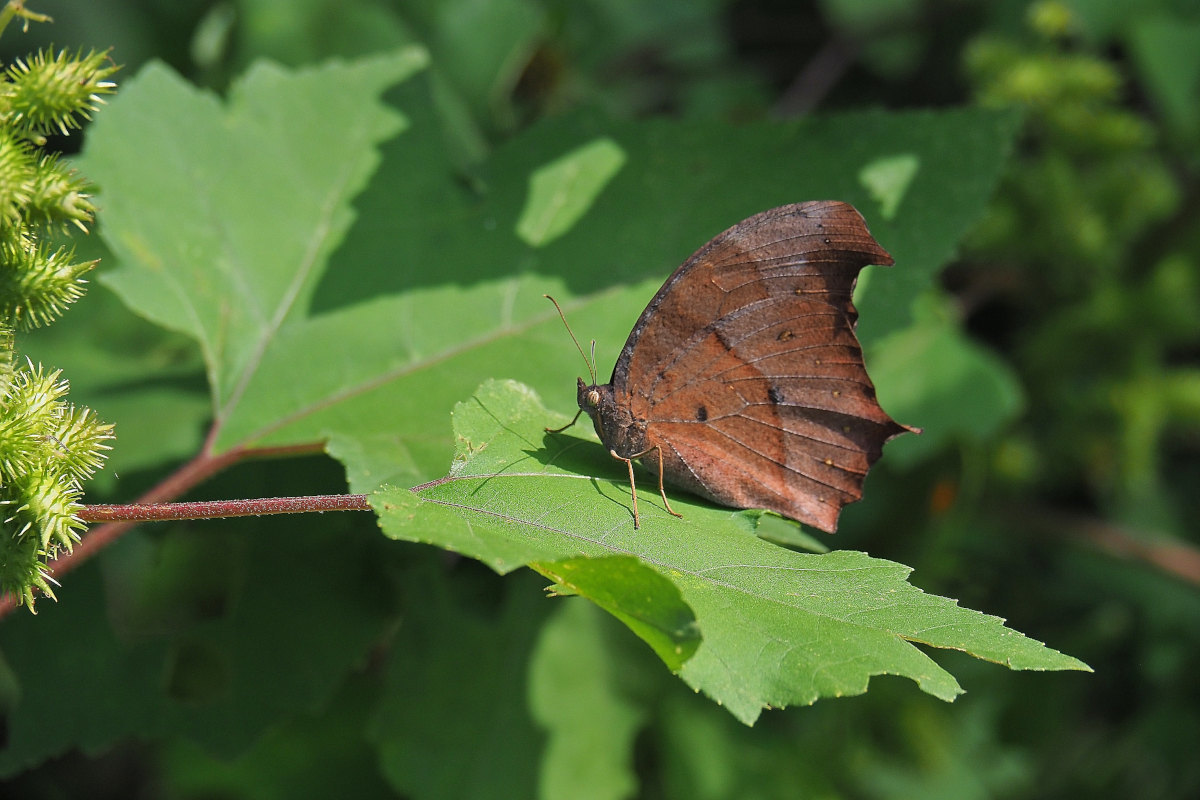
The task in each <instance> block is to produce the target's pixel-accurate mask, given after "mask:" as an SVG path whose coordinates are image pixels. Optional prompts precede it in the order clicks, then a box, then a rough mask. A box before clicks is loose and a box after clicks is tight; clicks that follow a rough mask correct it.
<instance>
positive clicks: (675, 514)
mask: <svg viewBox="0 0 1200 800" xmlns="http://www.w3.org/2000/svg"><path fill="white" fill-rule="evenodd" d="M654 449H655V450H657V451H658V493H659V494H660V495H662V499H663V505H664V506H665V507H666V509H667V513H668V514H670V515H671V516H673V517H679V518H680V519H683V514H680V513H679V512H678V511H676V510H675V509H673V508H671V501H670V500H668V499H667V490H666V489H664V488H663V456H662V448H661V447H659V446H658V445H654Z"/></svg>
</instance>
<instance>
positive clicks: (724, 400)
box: [552, 201, 919, 533]
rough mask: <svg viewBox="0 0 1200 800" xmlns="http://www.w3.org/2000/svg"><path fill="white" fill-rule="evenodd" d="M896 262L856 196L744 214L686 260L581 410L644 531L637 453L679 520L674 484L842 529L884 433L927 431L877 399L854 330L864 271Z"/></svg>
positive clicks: (585, 393)
mask: <svg viewBox="0 0 1200 800" xmlns="http://www.w3.org/2000/svg"><path fill="white" fill-rule="evenodd" d="M893 263H894V262H893V260H892V257H891V256H890V255H888V253H887V251H886V250H884V249H883V248H882V247H880V246H879V243H878V242H876V241H875V239H874V238H872V236H871V234H870V232H869V231H868V230H867V226H866V223H865V222H864V221H863V218H862V216H861V215H860V214H859V213H858V211H856V210H855V209H854V207H853V206H850V205H847V204H846V203H840V202H834V201H823V202H809V203H797V204H793V205H786V206H781V207H779V208H773V209H771V210H769V211H764V212H762V213H761V214H756V215H754V216H753V217H750V218H749V219H746V220H743V221H742V222H739V223H738V224H737V225H734V226H733V227H732V228H730V229H729V230H727V231H725V232H724V233H722V234H720V235H719V236H717V237H716V238H714V239H713V240H712V241H710V242H709V243H708V244H706V245H704V247H702V248H700V249H699V250H697V251H696V253H695V254H694V255H692V257H691V258H689V259H688V260H687V261H686V262H684V264H683V266H681V267H679V269H677V270H675V273H674V274H673V275H671V277H670V278H668V279H667V282H666V283H665V284H663V287H662V288H661V289H659V290H658V294H656V295H654V299H653V300H651V301H650V305H648V306H647V307H646V310H645V311H643V312H642V316H641V317H639V318H638V321H637V324H636V325H634V326H633V331H632V332H631V333H630V334H629V340H628V341H627V342H626V343H625V347H624V349H622V350H621V355H620V357H619V358H618V359H617V365H616V367H615V368H614V369H613V374H612V380H611V381H610V382H609V383H607V384H604V385H597V384H596V383H595V380H596V378H595V370H594V369H592V381H593V383H592V385H590V386H589V385H587V384H585V383H584V382H583V378H580V379H579V390H578V401H579V409H580V411H579V413H582V412H587V415H588V416H589V417H591V419H592V423H593V424H594V425H595V428H596V434H597V435H598V436H599V437H600V441H602V442H603V443H604V445H605V447H607V448H608V452H609V454H610V455H612V457H613V458H616V459H618V460H620V461H624V462H625V464H626V465H627V466H628V468H629V483H630V486H631V491H632V492H633V524H634V527H635V528H636V527H638V526H639V524H640V519H639V517H638V510H637V492H636V489H635V487H634V486H633V484H634V477H633V460H634V459H641V460H642V462H643V463H644V464H645V465H646V466H647V467H649V468H650V469H652V470H657V472H658V478H659V481H658V488H659V492H660V493H661V494H662V498H663V503H664V505H665V507H666V509H667V511H668V512H670V513H671V514H674V515H675V516H681V515H680V514H677V513H676V512H675V511H674V510H673V509H672V508H671V505H670V503H669V502H668V501H667V495H666V491H665V489H664V488H663V484H664V483H665V484H670V485H672V486H676V487H679V488H682V489H685V490H687V491H690V492H693V493H695V494H698V495H700V496H701V497H706V498H708V499H710V500H713V501H715V502H717V503H720V504H721V505H726V506H733V507H735V508H766V509H770V510H772V511H776V512H778V513H780V514H782V515H784V516H786V517H791V518H792V519H795V520H798V521H800V522H803V523H806V524H809V525H813V526H815V527H817V528H820V529H822V530H825V531H829V532H830V533H832V532H833V531H834V530H836V529H837V520H838V515H839V514H840V513H841V510H842V507H843V506H844V505H846V504H847V503H852V502H854V501H855V500H858V499H860V498H861V497H862V485H863V479H864V478H865V477H866V475H867V471H868V470H869V469H870V468H871V465H872V464H874V463H875V461H877V460H878V459H879V457H880V455H881V454H882V452H883V445H884V443H885V442H887V441H888V440H889V439H891V438H892V437H894V436H897V435H899V434H901V433H904V432H905V431H913V432H919V431H918V430H917V429H915V428H909V427H906V426H904V425H900V424H897V423H896V422H895V421H893V420H892V418H891V417H889V416H888V415H887V414H886V413H885V412H884V410H883V409H882V408H881V407H880V405H879V403H878V402H877V401H876V399H875V388H874V386H873V385H872V384H871V379H870V378H869V377H867V371H866V368H865V367H864V366H863V358H862V348H861V346H860V345H859V343H858V339H857V338H856V337H855V335H854V326H855V323H856V321H857V319H858V312H857V311H856V310H855V308H854V305H853V303H852V302H851V294H852V292H853V291H854V283H855V281H856V280H857V279H858V273H859V271H860V270H861V269H862V268H863V267H864V266H866V265H868V264H881V265H888V266H890V265H891V264H893ZM555 305H556V306H557V303H556V304H555ZM560 313H561V312H560ZM577 344H578V343H577ZM589 367H590V365H589ZM579 413H576V415H575V419H573V420H572V421H571V423H570V424H569V425H567V426H565V427H570V425H573V424H575V422H576V421H577V420H578V419H579ZM565 427H564V428H559V429H557V430H555V431H552V432H555V433H556V432H558V431H562V430H565Z"/></svg>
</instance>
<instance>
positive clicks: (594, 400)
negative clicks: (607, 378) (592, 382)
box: [587, 389, 600, 408]
mask: <svg viewBox="0 0 1200 800" xmlns="http://www.w3.org/2000/svg"><path fill="white" fill-rule="evenodd" d="M587 402H588V405H589V406H591V407H592V408H595V407H596V406H598V405H600V393H599V392H597V391H596V390H595V389H593V390H592V391H590V392H588V396H587Z"/></svg>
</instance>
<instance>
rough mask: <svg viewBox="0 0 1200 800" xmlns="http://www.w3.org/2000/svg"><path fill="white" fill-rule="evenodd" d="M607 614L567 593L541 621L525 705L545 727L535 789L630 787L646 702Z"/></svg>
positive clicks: (587, 797) (631, 790)
mask: <svg viewBox="0 0 1200 800" xmlns="http://www.w3.org/2000/svg"><path fill="white" fill-rule="evenodd" d="M611 625H612V623H611V620H608V619H606V618H605V617H604V615H603V614H601V613H599V612H598V611H597V610H596V609H595V608H594V607H592V606H590V605H589V604H587V603H584V602H582V601H578V600H575V601H571V600H568V601H566V602H565V603H563V604H562V607H561V608H559V609H558V610H557V612H556V613H555V614H554V615H553V616H552V617H551V618H550V620H549V621H548V622H547V624H546V625H545V626H544V627H543V628H542V632H541V636H540V638H539V639H538V642H537V645H536V646H535V648H534V650H533V655H532V658H531V660H530V665H529V707H530V710H531V711H532V713H533V716H534V718H535V719H536V720H537V721H538V723H540V724H541V725H542V727H544V728H545V729H546V731H547V733H548V734H549V738H548V741H547V742H546V749H545V752H544V754H543V756H542V768H541V781H540V783H541V786H540V789H541V792H540V796H541V797H572V798H577V799H578V800H608V799H610V798H611V799H612V800H621V798H626V797H634V796H636V794H637V790H638V781H637V777H636V775H635V773H634V771H633V763H632V761H633V759H632V758H631V755H632V753H633V749H634V738H635V737H636V736H637V733H638V730H639V729H640V728H641V727H642V726H643V725H644V724H645V720H646V716H647V715H646V710H645V707H644V704H643V703H641V702H639V701H638V697H637V695H638V694H640V693H639V692H638V691H637V689H638V688H639V687H636V686H631V685H630V684H631V679H630V676H636V675H638V672H637V670H636V669H633V670H630V669H627V668H628V667H629V666H630V665H629V664H628V662H627V661H624V660H622V658H621V655H622V653H621V649H620V647H615V646H614V642H613V641H612V638H613V637H612V636H610V635H609V633H610V626H611Z"/></svg>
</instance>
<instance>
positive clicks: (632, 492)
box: [608, 450, 642, 530]
mask: <svg viewBox="0 0 1200 800" xmlns="http://www.w3.org/2000/svg"><path fill="white" fill-rule="evenodd" d="M608 454H609V455H610V456H612V457H613V458H615V459H616V460H617V461H624V462H625V466H627V467H629V496H630V497H632V498H633V529H634V530H637V529H638V528H640V527H641V526H642V525H641V520H640V519H639V518H638V510H637V484H636V483H634V480H633V459H632V458H625V456H619V455H617V451H616V450H609V451H608ZM635 458H636V456H635Z"/></svg>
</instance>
